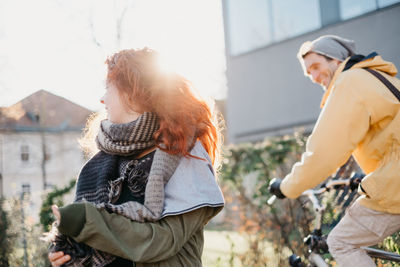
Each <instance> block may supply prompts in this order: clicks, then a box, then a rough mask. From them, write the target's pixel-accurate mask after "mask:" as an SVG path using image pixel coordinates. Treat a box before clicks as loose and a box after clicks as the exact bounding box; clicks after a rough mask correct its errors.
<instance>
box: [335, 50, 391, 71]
mask: <svg viewBox="0 0 400 267" xmlns="http://www.w3.org/2000/svg"><path fill="white" fill-rule="evenodd" d="M354 68H369V69H373V70H378V71H382V72H385V73H387V74H389V75H390V76H396V74H397V68H396V66H395V65H394V64H393V63H392V62H389V61H385V60H383V59H382V57H381V56H379V55H378V54H377V53H376V52H373V53H371V54H369V55H368V56H363V55H355V56H352V57H350V58H349V60H348V61H347V63H346V65H345V67H344V69H343V71H346V70H348V69H354Z"/></svg>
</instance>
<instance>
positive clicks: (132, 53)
mask: <svg viewBox="0 0 400 267" xmlns="http://www.w3.org/2000/svg"><path fill="white" fill-rule="evenodd" d="M106 64H107V65H108V74H107V83H111V84H113V85H115V86H116V88H117V89H118V91H119V93H121V95H122V96H123V97H122V99H124V102H125V104H126V106H127V107H128V108H131V109H133V110H134V111H136V112H140V113H141V112H145V111H149V112H154V113H155V114H157V116H158V117H159V123H160V128H159V130H158V131H157V132H156V133H155V134H154V139H155V141H156V146H157V147H159V148H160V149H162V150H164V151H166V152H168V153H170V154H180V155H182V156H191V155H190V150H191V149H192V147H193V145H194V143H195V141H197V140H199V141H201V143H202V144H203V146H204V148H205V149H206V151H207V153H208V154H209V156H210V158H211V161H212V163H213V164H214V162H215V160H216V158H217V157H218V155H219V141H220V140H219V131H218V125H217V123H216V119H215V118H216V117H215V114H214V113H213V112H212V110H211V109H210V107H209V106H208V104H207V103H206V102H205V101H204V100H202V99H201V98H200V97H199V96H197V95H196V94H195V93H194V88H193V86H192V84H191V83H190V82H189V81H188V80H187V79H185V78H183V77H182V76H179V75H177V74H171V73H169V74H167V73H165V72H163V71H161V70H160V68H159V65H158V54H157V52H155V51H154V50H151V49H148V48H144V49H140V50H134V49H129V50H122V51H120V52H118V53H116V54H114V55H112V56H111V57H109V58H108V59H107V60H106Z"/></svg>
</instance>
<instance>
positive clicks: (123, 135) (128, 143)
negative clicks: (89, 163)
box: [96, 112, 160, 156]
mask: <svg viewBox="0 0 400 267" xmlns="http://www.w3.org/2000/svg"><path fill="white" fill-rule="evenodd" d="M159 127H160V126H159V123H158V118H157V115H156V114H154V113H151V112H145V113H143V114H142V115H140V116H139V118H138V119H137V120H135V121H132V122H129V123H125V124H114V123H112V122H110V121H109V120H103V121H102V122H101V125H100V131H99V133H98V135H97V138H96V143H97V146H98V148H99V149H100V150H102V151H105V152H106V153H108V154H112V155H121V156H127V155H132V154H135V153H137V151H139V150H143V149H146V148H149V147H152V146H154V144H155V143H154V139H153V134H154V133H155V132H156V131H157V130H158V128H159Z"/></svg>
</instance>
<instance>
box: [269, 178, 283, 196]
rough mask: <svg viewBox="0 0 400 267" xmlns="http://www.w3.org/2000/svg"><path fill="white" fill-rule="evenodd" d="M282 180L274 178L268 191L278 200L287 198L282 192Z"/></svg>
mask: <svg viewBox="0 0 400 267" xmlns="http://www.w3.org/2000/svg"><path fill="white" fill-rule="evenodd" d="M281 182H282V179H279V178H274V179H272V180H271V181H270V182H269V186H268V190H269V192H270V193H271V194H273V195H275V196H276V197H277V198H285V195H284V194H282V191H281Z"/></svg>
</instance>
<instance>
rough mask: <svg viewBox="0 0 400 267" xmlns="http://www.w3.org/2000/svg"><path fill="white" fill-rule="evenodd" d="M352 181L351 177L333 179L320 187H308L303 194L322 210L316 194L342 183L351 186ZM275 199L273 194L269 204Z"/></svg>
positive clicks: (316, 207)
mask: <svg viewBox="0 0 400 267" xmlns="http://www.w3.org/2000/svg"><path fill="white" fill-rule="evenodd" d="M350 182H351V179H341V180H332V181H329V182H328V183H326V184H323V185H322V186H321V187H320V188H318V189H308V190H306V191H304V192H303V193H302V194H301V195H302V196H307V197H308V198H309V199H310V201H311V202H312V204H313V206H314V208H315V210H316V211H320V210H321V209H323V207H322V206H321V205H320V204H319V201H318V199H317V197H316V195H319V194H322V193H324V192H325V191H329V190H330V189H331V188H333V187H335V186H340V185H344V186H349V185H350ZM275 200H276V196H275V195H273V196H271V197H270V198H269V199H268V201H267V204H268V205H270V206H271V205H272V204H273V203H274V202H275Z"/></svg>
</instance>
